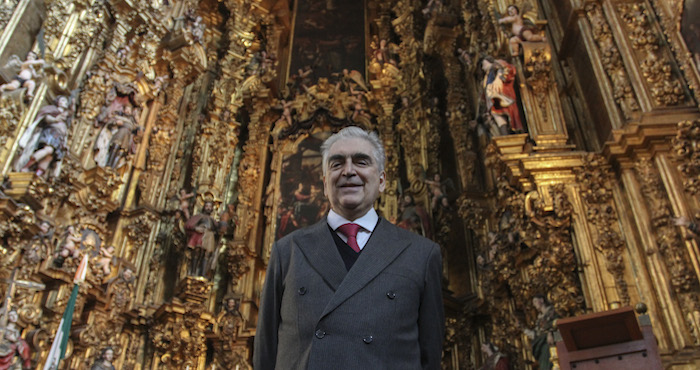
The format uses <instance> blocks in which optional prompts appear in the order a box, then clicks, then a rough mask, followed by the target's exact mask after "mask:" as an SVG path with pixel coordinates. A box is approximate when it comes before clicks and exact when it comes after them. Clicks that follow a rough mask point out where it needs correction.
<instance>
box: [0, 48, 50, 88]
mask: <svg viewBox="0 0 700 370" xmlns="http://www.w3.org/2000/svg"><path fill="white" fill-rule="evenodd" d="M37 58H38V55H37V54H36V53H35V52H33V51H30V52H28V53H27V57H26V58H25V60H24V62H21V61H20V60H19V58H18V57H17V56H16V55H13V56H12V57H11V58H10V61H9V62H8V63H7V65H6V66H5V67H6V68H13V67H14V68H16V67H17V66H19V68H20V70H19V73H17V76H15V78H14V79H13V80H12V81H10V82H8V83H6V84H3V85H0V91H2V92H5V91H14V90H17V89H19V88H22V87H24V88H26V89H27V93H26V96H27V100H32V98H34V89H35V88H36V81H35V79H37V78H39V77H40V76H41V74H40V73H38V72H37V71H36V69H35V68H36V67H37V66H42V65H44V63H45V61H44V60H43V59H37Z"/></svg>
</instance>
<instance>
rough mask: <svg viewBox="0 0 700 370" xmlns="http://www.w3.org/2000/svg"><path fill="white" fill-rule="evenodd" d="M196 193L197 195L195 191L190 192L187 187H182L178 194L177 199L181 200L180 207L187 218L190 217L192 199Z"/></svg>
mask: <svg viewBox="0 0 700 370" xmlns="http://www.w3.org/2000/svg"><path fill="white" fill-rule="evenodd" d="M195 195H197V194H196V193H195V192H191V193H188V192H187V190H185V188H182V189H180V192H179V193H178V195H177V200H178V201H179V202H180V204H179V207H178V209H179V211H180V212H182V215H183V216H184V217H185V218H184V219H185V220H189V219H190V216H191V215H190V199H192V197H194V196H195Z"/></svg>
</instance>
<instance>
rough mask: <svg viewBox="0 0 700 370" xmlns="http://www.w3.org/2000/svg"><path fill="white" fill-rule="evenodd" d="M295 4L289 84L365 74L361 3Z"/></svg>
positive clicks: (322, 0) (319, 0)
mask: <svg viewBox="0 0 700 370" xmlns="http://www.w3.org/2000/svg"><path fill="white" fill-rule="evenodd" d="M297 1H298V3H297V15H296V19H295V23H294V39H293V40H292V54H291V58H290V59H291V62H290V67H289V68H290V70H289V76H290V80H294V79H296V78H299V77H298V76H304V75H307V76H306V78H308V79H311V80H313V81H316V79H318V78H319V77H326V78H332V77H333V75H334V74H339V73H342V71H343V69H348V70H357V71H361V72H364V70H365V57H364V55H365V25H364V19H365V11H364V8H365V5H364V4H365V2H364V0H297ZM308 73H310V74H311V75H310V76H308Z"/></svg>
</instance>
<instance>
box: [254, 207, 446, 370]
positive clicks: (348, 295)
mask: <svg viewBox="0 0 700 370" xmlns="http://www.w3.org/2000/svg"><path fill="white" fill-rule="evenodd" d="M331 233H332V231H331V230H330V228H329V227H328V224H327V222H326V220H325V218H324V219H323V220H322V221H320V222H319V223H317V224H315V225H313V226H311V227H309V228H306V229H302V230H298V231H296V232H294V233H292V234H290V235H288V236H286V237H284V238H282V239H280V240H279V241H278V242H277V243H275V245H274V246H273V249H272V254H271V257H270V261H269V265H268V268H267V276H266V281H265V284H264V288H263V291H262V296H261V306H260V309H259V312H258V326H257V332H256V336H255V347H254V359H253V362H254V368H255V370H272V369H324V370H325V369H397V370H398V369H400V370H412V369H439V368H440V359H441V355H442V342H443V335H444V311H443V302H442V288H441V280H442V261H441V254H440V248H439V246H438V245H437V244H435V243H433V242H432V241H430V240H428V239H425V238H423V237H421V236H418V235H416V234H413V233H411V232H409V231H406V230H403V229H400V228H398V227H396V226H394V225H392V224H391V223H390V222H388V221H387V220H386V219H380V222H379V223H378V224H377V227H376V228H375V229H374V232H373V233H372V236H371V237H370V239H369V241H368V243H367V245H366V246H365V247H364V249H363V251H362V253H360V255H359V257H358V259H357V261H356V262H355V264H354V265H353V266H352V268H351V269H350V270H349V271H348V270H347V269H346V267H345V265H344V263H343V260H342V258H341V256H340V254H339V252H338V249H337V248H336V245H335V242H334V240H333V236H332V234H331Z"/></svg>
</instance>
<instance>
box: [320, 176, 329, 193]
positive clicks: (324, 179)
mask: <svg viewBox="0 0 700 370" xmlns="http://www.w3.org/2000/svg"><path fill="white" fill-rule="evenodd" d="M321 180H323V195H324V196H325V197H326V198H328V193H326V176H321Z"/></svg>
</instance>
